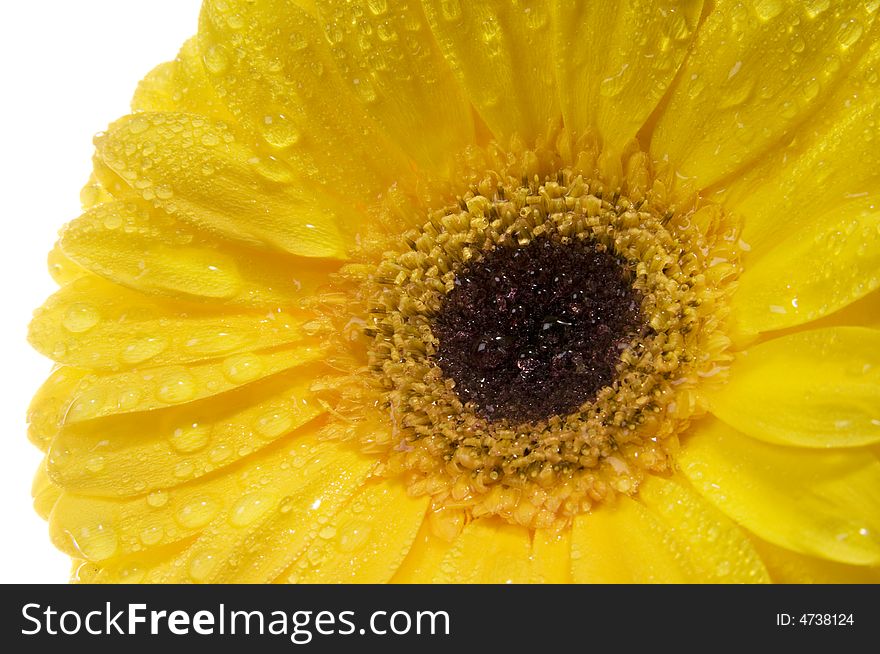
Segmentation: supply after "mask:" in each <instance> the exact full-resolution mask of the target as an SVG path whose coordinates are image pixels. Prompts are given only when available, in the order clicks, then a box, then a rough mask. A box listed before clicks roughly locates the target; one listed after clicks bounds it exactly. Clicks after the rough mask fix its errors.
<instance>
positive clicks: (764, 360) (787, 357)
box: [709, 327, 880, 447]
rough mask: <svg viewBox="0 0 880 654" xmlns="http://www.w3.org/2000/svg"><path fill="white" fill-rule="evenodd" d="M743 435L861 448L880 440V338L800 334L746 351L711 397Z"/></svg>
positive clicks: (860, 332)
mask: <svg viewBox="0 0 880 654" xmlns="http://www.w3.org/2000/svg"><path fill="white" fill-rule="evenodd" d="M709 403H710V408H711V411H712V412H713V413H714V414H715V415H716V416H718V417H719V418H721V419H722V420H724V421H725V422H726V423H728V424H729V425H731V426H732V427H734V428H736V429H737V430H739V431H741V432H743V433H744V434H748V435H749V436H753V437H755V438H759V439H761V440H765V441H768V442H771V443H778V444H780V445H794V446H799V447H858V446H862V445H870V444H872V443H877V442H878V441H880V331H878V330H876V329H869V328H867V327H835V328H828V329H820V330H811V331H806V332H798V333H795V334H790V335H787V336H782V337H780V338H776V339H773V340H771V341H767V342H765V343H761V344H759V345H755V346H753V347H750V348H748V349H746V350H745V351H744V352H742V353H741V354H740V355H739V357H738V358H737V360H736V361H735V362H734V364H733V365H732V366H731V369H730V380H729V381H728V382H727V384H726V385H725V386H722V387H721V388H719V389H718V390H717V392H715V393H713V394H712V395H710V398H709Z"/></svg>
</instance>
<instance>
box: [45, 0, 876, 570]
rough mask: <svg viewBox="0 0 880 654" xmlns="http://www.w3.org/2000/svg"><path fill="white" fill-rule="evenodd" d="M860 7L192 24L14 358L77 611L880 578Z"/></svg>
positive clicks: (472, 9)
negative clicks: (29, 377) (146, 595)
mask: <svg viewBox="0 0 880 654" xmlns="http://www.w3.org/2000/svg"><path fill="white" fill-rule="evenodd" d="M878 8H880V2H877V0H869V1H864V0H840V1H835V2H828V1H827V0H823V1H816V2H806V3H805V2H796V1H794V0H792V1H787V0H761V1H757V0H756V1H754V2H740V1H738V0H717V1H715V2H711V3H710V2H705V3H704V2H702V1H701V0H680V1H676V0H657V1H652V0H626V1H623V2H619V3H595V2H567V1H565V2H563V1H559V2H540V1H535V2H531V1H526V0H521V1H514V2H506V1H504V0H481V1H475V2H459V0H424V1H423V2H421V3H419V2H417V1H416V0H395V1H394V2H386V0H365V1H363V2H360V1H348V0H346V1H344V2H343V1H342V0H322V1H320V2H315V3H313V2H307V1H302V2H301V1H299V0H258V1H254V0H247V1H245V0H207V1H206V2H205V4H204V8H203V11H202V14H201V20H200V25H199V32H198V36H197V37H195V38H194V39H192V40H191V41H189V42H187V43H186V44H185V45H184V46H183V48H182V50H181V52H180V55H179V56H178V57H177V59H175V60H174V61H172V62H169V63H166V64H163V65H160V66H159V67H157V68H156V69H155V70H153V71H152V72H151V73H150V74H149V75H147V77H146V78H145V79H144V80H143V82H142V83H141V84H140V86H139V87H138V90H137V93H136V95H135V98H134V101H133V113H132V114H131V115H129V116H126V117H124V118H122V119H121V120H119V121H118V122H116V123H114V124H113V125H111V126H110V127H109V129H108V130H107V132H106V133H102V134H100V135H98V136H97V138H96V140H95V144H96V154H95V159H94V162H95V163H94V175H93V178H92V180H91V181H90V183H89V185H88V186H87V187H86V188H85V190H84V192H83V197H82V199H83V205H84V213H83V215H82V216H80V217H79V218H77V219H76V220H74V221H72V222H71V223H69V224H68V225H67V226H66V227H65V228H64V229H63V231H62V233H61V237H60V240H59V243H58V246H57V247H56V248H55V250H54V251H53V252H52V254H51V255H50V268H51V271H52V274H53V275H54V277H55V279H56V280H57V281H58V283H59V285H60V290H58V292H57V293H56V294H55V295H53V296H52V297H51V298H49V300H48V301H47V302H46V304H45V305H44V306H43V308H42V309H40V310H39V311H38V312H37V314H36V317H35V319H34V321H33V324H32V326H31V336H30V338H31V342H32V343H33V344H34V346H35V347H36V348H37V349H38V350H40V351H41V352H43V353H45V354H46V355H47V356H50V357H52V358H53V359H54V360H55V361H57V362H58V367H57V368H56V369H55V371H54V372H53V374H52V375H51V377H50V378H49V380H48V381H47V382H46V383H45V385H44V386H43V387H42V388H41V389H40V391H39V392H38V393H37V395H36V397H35V398H34V401H33V404H32V407H31V410H30V416H29V418H30V437H31V440H32V441H33V442H34V443H35V444H36V445H38V446H39V447H40V448H42V449H43V450H44V451H45V452H46V458H45V466H44V467H42V468H41V469H40V471H39V473H38V475H37V478H36V481H35V484H34V497H35V504H36V507H37V510H38V511H39V512H40V513H41V514H42V515H43V516H45V517H46V518H47V519H48V521H49V525H50V531H51V535H52V539H53V542H54V543H55V544H56V545H57V546H58V547H59V548H61V549H62V550H64V551H65V552H67V553H69V554H70V556H71V557H73V559H74V560H75V562H76V563H77V566H76V573H75V575H74V577H75V579H77V580H79V581H101V582H105V581H106V582H116V581H124V582H135V581H145V582H178V581H196V582H221V581H231V582H272V581H282V582H284V581H289V582H334V581H352V582H386V581H392V582H429V581H444V582H448V581H468V582H502V581H513V582H527V581H549V582H564V581H576V582H647V581H657V582H679V581H708V582H721V581H731V582H764V581H768V580H776V581H783V582H792V581H794V582H804V581H876V580H878V579H880V576H878V565H880V462H878V460H877V449H876V448H877V443H878V441H880V410H878V409H880V383H878V381H880V377H878V371H880V354H878V353H880V331H878V329H877V327H878V320H880V304H878V290H877V287H878V285H880V211H878V209H877V203H878V201H880V185H878V181H880V178H878V176H877V170H880V148H878V147H877V138H876V137H877V134H878V124H877V120H878V116H880V38H878V33H880V27H878V23H880V21H878V20H877V16H878V14H880V12H878Z"/></svg>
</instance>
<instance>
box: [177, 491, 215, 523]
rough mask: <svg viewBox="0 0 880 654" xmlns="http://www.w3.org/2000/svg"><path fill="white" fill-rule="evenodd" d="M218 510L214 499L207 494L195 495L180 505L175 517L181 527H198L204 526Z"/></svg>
mask: <svg viewBox="0 0 880 654" xmlns="http://www.w3.org/2000/svg"><path fill="white" fill-rule="evenodd" d="M219 510H220V507H219V505H218V504H217V502H216V501H215V500H213V499H212V498H210V497H207V496H201V497H196V498H193V499H191V500H190V501H188V502H187V503H186V504H184V505H183V506H181V507H180V508H179V509H178V510H177V513H176V514H175V516H174V517H175V519H176V520H177V522H178V523H179V524H180V526H181V527H186V528H187V529H198V528H199V527H204V526H205V525H206V524H208V523H209V522H210V521H211V520H213V518H214V516H215V515H217V512H218V511H219Z"/></svg>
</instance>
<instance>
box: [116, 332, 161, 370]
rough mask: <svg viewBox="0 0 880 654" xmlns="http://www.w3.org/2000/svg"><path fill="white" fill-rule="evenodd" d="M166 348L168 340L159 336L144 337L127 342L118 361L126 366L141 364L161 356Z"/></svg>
mask: <svg viewBox="0 0 880 654" xmlns="http://www.w3.org/2000/svg"><path fill="white" fill-rule="evenodd" d="M167 348H168V339H166V338H163V337H161V336H144V337H142V338H136V339H134V340H132V341H129V342H128V343H127V344H126V345H125V346H124V347H123V348H122V353H121V354H120V355H119V360H120V361H121V362H122V363H124V364H126V365H135V364H138V363H143V362H144V361H147V360H148V359H152V358H153V357H155V356H157V355H159V354H161V353H162V352H164V351H165V350H166V349H167Z"/></svg>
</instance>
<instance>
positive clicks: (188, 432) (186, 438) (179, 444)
mask: <svg viewBox="0 0 880 654" xmlns="http://www.w3.org/2000/svg"><path fill="white" fill-rule="evenodd" d="M168 440H169V443H170V444H171V447H173V448H174V450H175V451H177V452H180V453H182V454H191V453H192V452H198V451H199V450H201V449H203V448H204V447H205V446H206V445H207V444H208V441H210V440H211V427H210V426H209V425H203V424H200V423H198V422H193V423H190V424H187V425H184V426H182V427H178V428H177V429H175V430H174V432H173V433H172V434H171V438H169V439H168Z"/></svg>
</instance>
